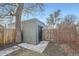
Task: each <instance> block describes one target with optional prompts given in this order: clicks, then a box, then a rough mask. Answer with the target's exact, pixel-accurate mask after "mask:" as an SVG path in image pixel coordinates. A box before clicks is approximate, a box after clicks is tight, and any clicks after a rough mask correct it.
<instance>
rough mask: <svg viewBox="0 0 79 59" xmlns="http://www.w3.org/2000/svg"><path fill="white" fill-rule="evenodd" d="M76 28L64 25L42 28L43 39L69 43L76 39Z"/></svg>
mask: <svg viewBox="0 0 79 59" xmlns="http://www.w3.org/2000/svg"><path fill="white" fill-rule="evenodd" d="M76 36H77V34H76V28H75V27H65V28H57V29H43V39H44V40H50V41H52V42H62V43H65V42H66V43H70V42H73V41H74V40H77V37H76Z"/></svg>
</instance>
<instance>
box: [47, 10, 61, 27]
mask: <svg viewBox="0 0 79 59" xmlns="http://www.w3.org/2000/svg"><path fill="white" fill-rule="evenodd" d="M59 15H60V10H57V11H55V12H54V13H52V14H50V15H49V17H48V18H47V24H48V25H49V26H50V27H52V26H53V28H54V26H55V25H56V24H57V22H58V21H59V20H60V18H59Z"/></svg>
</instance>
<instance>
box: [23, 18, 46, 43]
mask: <svg viewBox="0 0 79 59" xmlns="http://www.w3.org/2000/svg"><path fill="white" fill-rule="evenodd" d="M43 27H45V24H44V23H42V22H41V21H39V20H37V19H36V18H33V19H30V20H27V21H24V22H23V23H22V30H23V41H24V42H27V43H31V44H38V43H39V42H40V41H42V28H43Z"/></svg>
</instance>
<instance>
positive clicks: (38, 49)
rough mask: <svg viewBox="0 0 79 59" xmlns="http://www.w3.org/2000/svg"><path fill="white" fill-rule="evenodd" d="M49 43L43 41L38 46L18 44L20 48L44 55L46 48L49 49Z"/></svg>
mask: <svg viewBox="0 0 79 59" xmlns="http://www.w3.org/2000/svg"><path fill="white" fill-rule="evenodd" d="M48 43H49V41H41V42H40V43H39V44H37V45H32V44H28V43H21V44H18V46H20V47H23V48H26V49H30V50H33V51H36V52H39V53H42V52H43V51H44V50H45V48H46V47H47V45H48Z"/></svg>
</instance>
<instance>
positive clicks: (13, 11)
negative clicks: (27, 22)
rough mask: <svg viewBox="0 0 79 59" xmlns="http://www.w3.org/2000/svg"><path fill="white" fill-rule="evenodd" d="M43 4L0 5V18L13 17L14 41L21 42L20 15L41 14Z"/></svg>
mask: <svg viewBox="0 0 79 59" xmlns="http://www.w3.org/2000/svg"><path fill="white" fill-rule="evenodd" d="M43 7H44V6H43V4H40V3H39V4H37V3H36V4H35V3H33V4H32V3H30V4H23V3H18V4H17V3H16V4H15V3H13V4H11V3H4V4H0V18H4V17H10V16H15V20H16V21H15V27H16V41H17V42H18V43H19V42H21V16H22V13H30V14H33V13H34V12H35V13H36V12H42V11H43V10H44V9H43Z"/></svg>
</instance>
